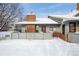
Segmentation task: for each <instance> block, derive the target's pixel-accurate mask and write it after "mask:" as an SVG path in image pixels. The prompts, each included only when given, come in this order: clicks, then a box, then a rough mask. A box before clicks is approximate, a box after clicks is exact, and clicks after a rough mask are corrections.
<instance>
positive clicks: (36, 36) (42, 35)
mask: <svg viewBox="0 0 79 59" xmlns="http://www.w3.org/2000/svg"><path fill="white" fill-rule="evenodd" d="M3 35H4V34H3ZM2 38H3V37H2ZM4 38H5V39H52V38H53V36H52V34H51V33H17V32H16V33H10V34H6V35H5V37H4Z"/></svg>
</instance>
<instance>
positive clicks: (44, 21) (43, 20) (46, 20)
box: [15, 18, 58, 24]
mask: <svg viewBox="0 0 79 59" xmlns="http://www.w3.org/2000/svg"><path fill="white" fill-rule="evenodd" d="M15 24H58V23H57V22H55V21H54V20H51V19H49V18H36V21H35V22H28V21H22V22H16V23H15Z"/></svg>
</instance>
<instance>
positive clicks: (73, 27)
mask: <svg viewBox="0 0 79 59" xmlns="http://www.w3.org/2000/svg"><path fill="white" fill-rule="evenodd" d="M69 32H76V22H69Z"/></svg>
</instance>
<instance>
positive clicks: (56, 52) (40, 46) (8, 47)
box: [0, 38, 79, 56]
mask: <svg viewBox="0 0 79 59" xmlns="http://www.w3.org/2000/svg"><path fill="white" fill-rule="evenodd" d="M1 55H3V56H18V55H19V56H67V55H68V56H69V55H79V44H73V43H68V42H65V41H63V40H61V39H59V38H54V39H51V40H25V39H13V40H1V41H0V56H1Z"/></svg>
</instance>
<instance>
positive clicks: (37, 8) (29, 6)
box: [21, 3, 76, 17]
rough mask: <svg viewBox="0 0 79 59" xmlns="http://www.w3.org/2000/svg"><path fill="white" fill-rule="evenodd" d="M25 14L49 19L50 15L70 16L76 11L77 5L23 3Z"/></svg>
mask: <svg viewBox="0 0 79 59" xmlns="http://www.w3.org/2000/svg"><path fill="white" fill-rule="evenodd" d="M21 5H22V6H23V8H24V14H25V15H27V14H28V13H30V12H33V13H35V14H36V15H37V17H47V16H48V15H50V14H68V13H69V12H71V11H72V10H74V9H76V4H75V3H23V4H21Z"/></svg>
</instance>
